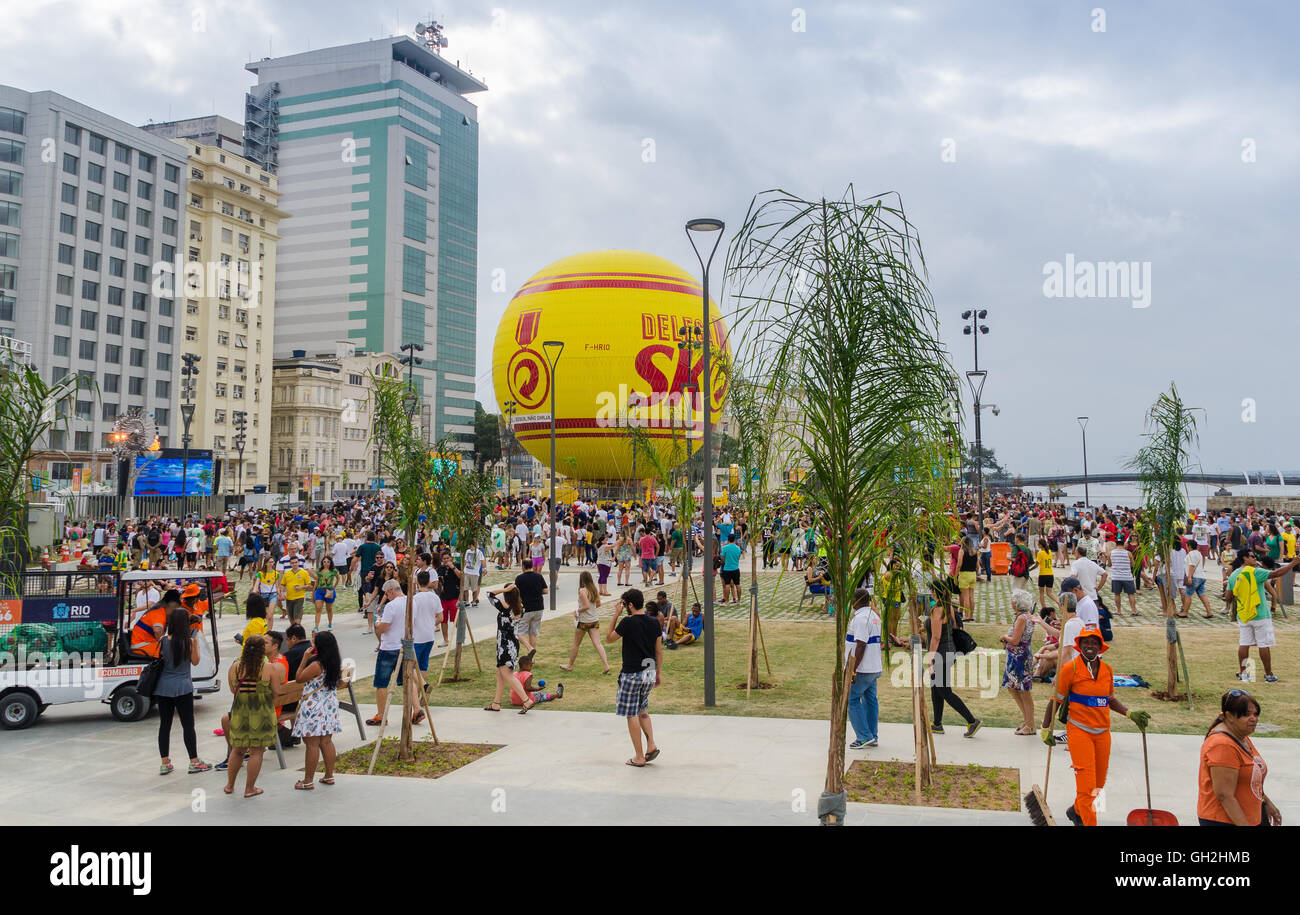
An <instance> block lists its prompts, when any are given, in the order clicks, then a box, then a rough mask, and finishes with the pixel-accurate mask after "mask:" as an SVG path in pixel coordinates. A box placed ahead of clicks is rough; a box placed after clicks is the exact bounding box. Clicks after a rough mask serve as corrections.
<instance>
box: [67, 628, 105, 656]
mask: <svg viewBox="0 0 1300 915" xmlns="http://www.w3.org/2000/svg"><path fill="white" fill-rule="evenodd" d="M60 629H61V630H62V631H61V632H60V633H59V639H60V641H61V642H62V643H63V646H62V647H63V651H65V652H68V653H76V654H79V655H82V656H83V658H84V657H85V656H87V655H101V656H102V655H103V654H104V653H105V652H107V651H108V633H107V632H105V631H104V627H103V625H101V624H100V623H64V624H63V625H62V626H60Z"/></svg>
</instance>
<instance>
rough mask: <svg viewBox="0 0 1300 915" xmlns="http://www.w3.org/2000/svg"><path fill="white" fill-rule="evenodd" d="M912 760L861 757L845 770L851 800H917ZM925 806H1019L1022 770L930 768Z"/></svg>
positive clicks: (1014, 809) (910, 802)
mask: <svg viewBox="0 0 1300 915" xmlns="http://www.w3.org/2000/svg"><path fill="white" fill-rule="evenodd" d="M915 782H916V767H915V765H914V764H913V763H908V762H897V761H888V762H886V761H884V760H873V759H859V760H857V761H855V762H854V763H853V764H852V765H850V766H849V768H848V770H847V771H845V773H844V789H845V791H847V792H848V797H849V800H850V801H857V802H860V803H864V804H901V805H904V806H907V807H911V806H913V805H915V804H916V793H915V790H914V788H913V785H914V784H915ZM921 806H922V807H957V808H961V809H964V810H1006V811H1010V812H1013V813H1014V812H1017V811H1019V810H1020V770H1019V769H1004V768H994V767H991V766H976V765H969V766H944V765H936V766H934V767H932V768H931V770H930V787H929V788H923V789H921Z"/></svg>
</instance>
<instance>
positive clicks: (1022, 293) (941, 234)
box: [0, 0, 1300, 474]
mask: <svg viewBox="0 0 1300 915" xmlns="http://www.w3.org/2000/svg"><path fill="white" fill-rule="evenodd" d="M1102 2H1104V0H1090V2H1082V3H1080V2H1070V0H1063V2H1051V3H1043V2H995V3H962V2H953V3H914V4H907V5H897V6H895V5H890V4H881V3H866V2H845V3H824V2H817V0H809V2H801V3H800V5H799V6H793V5H792V4H790V3H785V2H782V3H776V2H717V0H710V2H709V3H706V4H700V3H698V2H691V0H686V2H664V3H654V4H649V3H644V2H630V3H620V2H616V0H613V2H600V3H596V2H594V0H586V2H577V0H574V2H543V3H535V2H534V3H526V4H523V3H520V4H516V3H512V2H510V0H498V2H486V3H483V2H469V0H443V3H442V5H441V7H440V8H435V9H434V10H432V12H433V13H434V14H435V15H436V16H438V18H439V19H440V20H441V21H442V23H443V24H444V25H445V27H446V29H447V35H448V38H449V40H450V47H449V48H448V49H447V50H446V56H447V57H449V58H450V59H452V60H459V61H460V63H461V65H462V66H465V67H468V68H470V69H471V70H472V71H473V72H474V74H475V75H476V76H479V77H481V78H482V79H483V80H484V81H485V82H486V83H487V84H488V87H489V91H488V92H485V93H480V94H478V95H476V96H473V97H472V98H473V101H475V102H476V103H477V104H478V105H479V108H480V120H481V123H482V131H481V137H482V145H481V149H480V155H481V164H480V172H479V180H480V183H479V199H480V219H479V324H478V352H479V379H480V384H479V391H480V397H481V399H482V400H483V402H484V404H485V405H486V406H488V408H489V409H495V401H494V400H493V399H492V389H491V376H490V360H491V346H492V341H493V337H494V335H495V332H496V325H497V322H498V319H499V317H500V315H501V313H502V312H503V310H504V308H505V305H506V303H507V301H508V300H509V297H510V295H511V294H513V292H514V291H515V290H516V289H517V288H518V287H519V285H520V284H521V283H522V282H523V281H524V280H525V279H527V277H528V276H530V275H531V274H532V273H534V272H535V271H536V270H537V269H539V268H540V267H542V266H544V265H546V264H547V263H549V262H550V261H552V260H555V259H556V258H559V257H562V256H564V255H566V254H572V253H576V252H579V251H585V250H590V249H596V248H611V247H619V248H637V249H644V250H647V251H651V252H654V253H656V254H660V255H662V256H664V257H667V258H669V259H670V260H673V261H675V262H676V263H679V264H681V265H682V266H689V265H691V264H693V262H694V258H693V255H692V253H691V250H690V247H689V244H688V242H687V241H686V238H685V236H684V233H683V231H682V224H683V222H684V221H685V220H686V219H688V218H690V217H695V216H705V215H707V216H718V217H721V218H723V219H725V220H726V221H727V223H728V225H729V226H736V225H737V224H738V223H739V221H740V219H741V217H742V216H743V214H744V212H745V209H746V207H747V205H748V204H749V201H750V199H751V198H752V197H753V195H754V194H755V193H757V192H760V191H762V190H764V189H767V188H771V187H783V188H786V189H787V190H789V191H791V192H794V193H797V194H799V195H800V196H805V197H810V196H816V195H821V194H827V195H838V194H839V193H840V192H842V190H843V188H844V186H845V185H846V184H847V183H848V182H853V183H854V184H855V186H856V188H857V191H858V193H859V195H860V196H863V195H870V194H874V193H879V192H885V191H897V192H899V193H900V194H901V195H902V199H903V204H904V206H905V208H906V209H907V212H908V215H909V217H910V218H911V220H912V221H913V223H915V225H916V226H917V228H918V231H919V233H920V236H921V240H922V244H923V246H924V249H925V255H926V259H927V262H928V265H929V269H930V282H931V289H932V292H933V295H934V299H935V303H936V305H937V307H938V309H939V313H940V316H941V318H942V320H943V322H944V324H943V328H942V330H943V334H944V337H945V339H946V341H947V343H948V345H949V347H950V348H951V351H952V356H953V362H954V366H955V367H956V368H957V369H958V370H959V371H966V370H968V369H970V368H972V359H971V349H970V338H969V337H963V336H962V327H961V321H960V317H959V316H960V313H961V311H962V310H963V309H965V308H967V307H971V306H974V307H978V308H987V309H988V311H989V317H988V320H987V322H986V323H987V324H988V325H989V327H990V333H989V335H988V336H986V337H983V338H982V339H981V342H980V362H981V367H982V368H985V369H987V370H988V371H989V377H988V382H987V386H986V388H985V394H984V400H985V402H990V403H997V404H998V405H999V407H1000V411H1001V412H1000V415H999V416H997V417H993V416H987V417H986V421H985V422H984V424H983V428H984V436H985V443H986V444H987V445H989V446H991V447H993V448H995V449H996V450H997V454H998V457H999V458H1000V459H1001V460H1002V461H1003V462H1004V463H1006V464H1007V465H1009V467H1010V468H1011V469H1012V471H1013V472H1022V473H1025V474H1037V473H1054V472H1058V471H1076V470H1077V469H1078V466H1079V463H1080V461H1079V429H1078V426H1077V424H1076V423H1075V420H1074V417H1075V416H1076V415H1079V414H1088V415H1090V416H1091V417H1092V419H1091V423H1090V425H1089V427H1088V432H1089V436H1088V445H1089V468H1090V470H1093V471H1094V472H1103V471H1107V470H1112V469H1119V465H1120V464H1121V462H1122V461H1123V460H1124V459H1125V458H1126V457H1128V456H1129V455H1131V454H1132V453H1133V452H1134V451H1135V450H1136V448H1137V447H1138V446H1139V444H1140V440H1139V434H1140V433H1141V431H1142V418H1143V413H1144V410H1145V409H1146V407H1147V406H1148V405H1149V404H1150V403H1151V401H1152V400H1154V398H1155V397H1156V395H1157V394H1158V393H1159V392H1160V391H1161V390H1162V389H1165V388H1167V387H1168V385H1169V383H1170V381H1176V382H1177V383H1178V385H1179V388H1180V390H1181V391H1182V392H1183V394H1184V395H1185V397H1186V400H1187V401H1188V402H1189V403H1191V404H1193V405H1197V406H1203V407H1205V408H1206V410H1207V417H1206V419H1205V421H1204V422H1203V424H1202V438H1201V461H1202V463H1203V465H1204V466H1205V467H1206V469H1208V470H1218V469H1224V470H1230V471H1237V470H1242V469H1282V470H1287V469H1294V470H1300V449H1298V448H1297V444H1298V443H1300V406H1298V405H1297V401H1298V396H1297V388H1298V387H1300V386H1298V385H1297V384H1296V380H1295V379H1296V377H1297V376H1296V371H1295V364H1296V362H1295V356H1296V351H1297V348H1296V341H1297V339H1298V333H1297V326H1296V325H1297V320H1296V319H1297V316H1298V315H1300V311H1298V310H1297V308H1296V294H1295V289H1296V280H1297V276H1296V274H1297V264H1300V258H1297V256H1296V252H1295V244H1296V237H1297V234H1298V233H1297V231H1296V229H1297V220H1298V218H1300V217H1297V215H1296V214H1297V211H1298V209H1300V182H1298V181H1297V174H1298V173H1300V130H1298V129H1297V114H1298V113H1300V91H1298V89H1297V86H1298V80H1297V64H1296V59H1297V58H1296V55H1295V34H1296V29H1297V26H1298V25H1300V15H1298V14H1297V12H1296V8H1295V7H1294V5H1293V4H1289V3H1286V2H1279V3H1222V4H1216V3H1186V2H1168V3H1143V4H1134V3H1123V4H1121V3H1111V4H1107V5H1105V6H1104V7H1102V9H1104V24H1103V23H1102V22H1101V18H1100V16H1099V15H1098V14H1097V13H1096V12H1094V10H1096V9H1097V8H1098V6H1099V4H1101V3H1102ZM382 7H383V4H379V5H373V6H372V5H369V4H360V3H353V2H341V0H317V2H314V3H310V4H308V3H302V2H293V3H286V2H276V0H256V2H254V0H230V2H210V0H197V2H196V0H185V2H180V0H173V2H167V0H82V2H77V3H72V2H44V0H24V2H21V3H20V2H10V3H8V4H6V9H5V15H4V20H5V23H4V27H3V29H0V82H4V83H8V84H11V85H16V86H19V87H20V88H23V89H27V90H40V89H53V90H55V91H57V92H60V93H63V94H65V95H68V96H70V97H73V98H76V99H78V100H80V101H82V102H85V103H87V104H89V105H92V106H94V107H96V108H99V109H102V110H104V111H106V112H108V113H110V114H113V115H115V116H117V117H120V118H122V119H124V120H127V121H130V122H133V123H144V122H145V121H146V120H147V119H149V118H153V119H154V120H157V121H161V120H166V119H169V118H182V117H192V116H197V115H202V114H210V113H218V114H222V115H225V116H227V117H230V118H233V119H235V120H237V121H242V120H243V97H244V92H245V91H246V89H247V88H248V86H249V85H251V83H252V82H253V80H252V79H250V77H251V74H249V73H247V72H246V71H244V69H243V65H244V64H245V63H246V62H247V61H248V60H249V59H251V58H260V57H263V56H266V55H267V54H268V53H271V54H274V55H281V54H289V53H296V52H299V51H302V50H306V49H308V48H321V47H328V46H332V45H341V44H347V43H351V42H355V41H361V40H365V39H368V38H377V37H380V36H383V35H391V34H396V33H398V32H405V31H409V30H410V29H411V28H412V27H413V26H414V24H415V22H416V21H417V20H419V19H422V18H426V17H427V16H428V14H429V12H430V10H429V9H428V8H425V7H415V6H400V5H392V6H390V7H389V9H388V10H387V11H385V10H383V9H382ZM1103 25H1104V31H1103V30H1101V27H1102V26H1103ZM196 26H201V30H199V31H195V27H196ZM800 26H802V30H799V27H800ZM647 138H649V139H652V140H653V141H654V161H653V162H646V161H643V159H644V157H643V150H644V149H645V148H646V146H645V142H644V141H645V140H646V139H647ZM1067 256H1068V257H1070V258H1071V260H1072V261H1073V262H1075V263H1076V264H1077V263H1083V262H1087V263H1089V264H1096V263H1100V262H1108V261H1126V262H1137V263H1138V264H1139V265H1143V264H1146V265H1149V267H1147V268H1143V267H1141V266H1139V269H1138V275H1139V276H1140V275H1141V273H1142V270H1143V269H1149V271H1150V288H1149V290H1147V291H1148V292H1149V302H1147V303H1146V307H1141V308H1135V307H1134V302H1133V298H1134V297H1133V295H1132V294H1131V291H1130V295H1129V297H1127V298H1123V299H1121V298H1117V297H1111V298H1097V297H1093V298H1059V297H1058V298H1052V297H1048V296H1046V295H1045V294H1044V281H1045V273H1044V271H1045V269H1050V268H1047V265H1049V264H1050V263H1051V262H1060V263H1062V264H1064V263H1065V262H1066V259H1067ZM498 269H499V270H503V271H504V277H505V285H506V287H507V291H506V292H500V293H498V292H493V290H492V278H493V275H494V274H493V271H494V270H498ZM722 304H723V306H724V308H726V307H727V303H726V301H725V299H724V301H723V303H722ZM1248 398H1249V399H1252V400H1253V410H1254V422H1244V421H1243V414H1244V413H1247V411H1248V410H1249V404H1247V405H1246V407H1243V401H1245V400H1247V399H1248ZM1247 415H1249V414H1248V413H1247Z"/></svg>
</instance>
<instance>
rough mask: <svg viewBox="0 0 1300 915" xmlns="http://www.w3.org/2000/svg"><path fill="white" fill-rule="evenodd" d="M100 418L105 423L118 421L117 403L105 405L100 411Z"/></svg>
mask: <svg viewBox="0 0 1300 915" xmlns="http://www.w3.org/2000/svg"><path fill="white" fill-rule="evenodd" d="M100 418H102V419H104V420H105V421H112V420H115V419H117V404H115V403H106V404H104V405H103V406H102V408H101V410H100Z"/></svg>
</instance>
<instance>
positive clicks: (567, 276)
mask: <svg viewBox="0 0 1300 915" xmlns="http://www.w3.org/2000/svg"><path fill="white" fill-rule="evenodd" d="M596 276H634V277H638V278H640V279H647V280H668V281H669V282H670V283H686V284H688V285H693V286H695V288H697V289H698V288H699V283H696V282H695V280H693V279H689V278H685V279H684V278H682V277H680V276H669V275H668V274H665V273H628V272H626V271H623V270H588V271H587V272H585V273H553V274H551V275H550V276H539V277H537V278H535V279H531V280H529V281H528V282H526V283H524V288H525V289H526V288H528V287H529V286H532V285H534V284H535V283H545V282H549V281H550V280H573V279H579V278H582V277H596Z"/></svg>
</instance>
